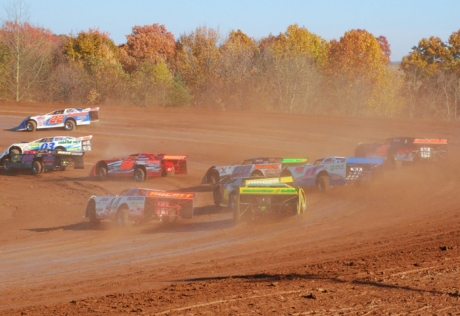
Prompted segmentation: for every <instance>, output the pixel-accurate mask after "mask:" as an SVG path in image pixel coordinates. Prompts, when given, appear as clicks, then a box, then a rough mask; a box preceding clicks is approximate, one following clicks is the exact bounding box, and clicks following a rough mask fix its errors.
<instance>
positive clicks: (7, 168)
mask: <svg viewBox="0 0 460 316" xmlns="http://www.w3.org/2000/svg"><path fill="white" fill-rule="evenodd" d="M2 169H3V172H4V173H9V172H11V171H12V170H13V168H12V167H11V159H10V157H5V158H3V161H2Z"/></svg>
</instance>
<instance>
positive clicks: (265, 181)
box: [246, 178, 280, 185]
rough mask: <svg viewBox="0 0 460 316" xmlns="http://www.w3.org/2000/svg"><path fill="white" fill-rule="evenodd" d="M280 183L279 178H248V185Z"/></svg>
mask: <svg viewBox="0 0 460 316" xmlns="http://www.w3.org/2000/svg"><path fill="white" fill-rule="evenodd" d="M271 183H280V179H279V178H273V179H255V180H246V185H251V184H271Z"/></svg>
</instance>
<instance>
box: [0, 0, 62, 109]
mask: <svg viewBox="0 0 460 316" xmlns="http://www.w3.org/2000/svg"><path fill="white" fill-rule="evenodd" d="M5 10H6V12H7V16H8V19H7V20H6V21H3V23H2V28H1V29H0V45H1V47H2V48H3V50H4V54H3V62H2V67H3V69H2V71H1V72H2V73H3V75H4V76H5V80H4V82H3V84H4V89H5V90H6V92H7V94H8V95H9V96H12V98H13V99H14V100H15V101H20V100H22V99H23V98H24V97H26V96H28V97H29V98H30V97H32V95H31V94H32V91H33V89H34V88H36V87H37V86H38V85H39V84H40V83H43V81H44V80H46V77H47V76H46V75H45V74H46V73H47V71H48V70H49V69H50V65H51V61H52V54H51V53H52V48H53V42H55V41H56V38H55V37H54V36H53V34H52V33H51V32H50V31H49V30H46V29H44V28H40V27H35V26H32V25H31V24H30V23H29V22H28V19H29V16H28V5H27V4H26V3H25V1H23V0H14V1H13V2H11V4H10V5H9V6H8V7H6V8H5Z"/></svg>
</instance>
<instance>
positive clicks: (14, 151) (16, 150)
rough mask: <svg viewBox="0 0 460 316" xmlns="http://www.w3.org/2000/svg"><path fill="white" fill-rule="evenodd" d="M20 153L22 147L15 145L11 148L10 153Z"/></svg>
mask: <svg viewBox="0 0 460 316" xmlns="http://www.w3.org/2000/svg"><path fill="white" fill-rule="evenodd" d="M20 153H21V149H19V148H16V147H14V148H11V149H10V154H17V155H19V154H20Z"/></svg>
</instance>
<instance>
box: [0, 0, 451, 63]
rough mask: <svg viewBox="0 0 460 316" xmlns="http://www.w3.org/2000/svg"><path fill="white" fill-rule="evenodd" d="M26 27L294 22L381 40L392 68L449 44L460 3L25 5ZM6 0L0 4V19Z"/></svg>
mask: <svg viewBox="0 0 460 316" xmlns="http://www.w3.org/2000/svg"><path fill="white" fill-rule="evenodd" d="M25 2H26V3H27V4H28V5H29V21H30V22H32V23H33V24H35V25H39V26H42V27H45V28H48V29H50V30H51V31H52V32H53V33H55V34H70V33H71V32H73V33H78V32H79V31H81V30H85V31H86V30H88V28H99V29H100V30H101V31H106V32H108V33H109V34H110V37H111V38H112V39H113V40H114V41H115V43H116V44H122V43H124V42H126V35H128V34H130V33H131V28H132V27H133V26H135V25H147V24H154V23H159V24H164V25H165V26H166V28H167V29H168V30H169V31H170V32H172V33H173V34H174V36H175V37H176V38H178V37H179V35H181V34H183V33H190V32H191V31H193V30H194V29H195V28H196V27H198V26H207V27H212V28H219V29H220V31H221V33H222V34H223V35H224V36H225V35H226V34H228V32H229V31H231V30H232V29H235V30H236V29H241V30H242V31H243V32H245V33H246V34H247V35H249V36H251V37H254V38H256V39H259V38H262V37H265V36H267V35H269V34H270V33H271V34H273V35H278V34H279V33H280V32H284V31H285V30H286V28H287V26H288V25H290V24H294V23H297V24H299V25H300V26H304V27H306V28H307V29H308V30H309V31H310V32H312V33H315V34H317V35H319V36H321V37H322V38H324V39H326V40H331V39H339V38H340V37H341V36H342V35H343V34H344V33H345V32H346V31H348V30H351V29H358V28H359V29H366V30H367V31H369V32H370V33H372V34H374V35H375V36H379V35H384V36H385V37H386V38H387V40H388V42H389V43H390V45H391V50H392V55H391V60H392V61H399V60H401V58H402V56H405V55H407V54H408V53H409V52H410V51H411V48H412V47H413V46H415V45H417V43H418V42H419V40H421V39H422V38H427V37H430V36H437V37H440V38H441V39H442V40H444V41H447V39H448V37H449V36H450V35H451V34H452V33H453V32H456V31H458V30H459V29H460V0H437V1H427V0H418V1H416V0H399V1H396V0H387V1H385V0H381V1H378V0H360V1H358V0H322V1H319V0H317V1H309V0H303V1H302V0H284V1H282V0H278V1H275V0H266V1H255V0H253V1H249V0H247V1H243V0H220V1H219V0H215V1H211V0H195V1H192V0H188V1H187V0H176V1H174V0H173V1H171V0H169V1H167V0H163V1H157V0H124V1H122V0H28V1H27V0H26V1H25ZM10 3H11V1H10V0H0V4H1V5H2V6H1V7H0V18H2V19H5V18H7V16H6V11H5V10H4V7H5V6H7V5H9V4H10Z"/></svg>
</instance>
